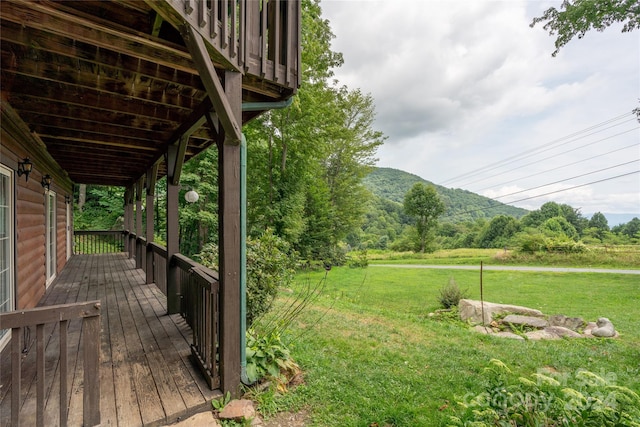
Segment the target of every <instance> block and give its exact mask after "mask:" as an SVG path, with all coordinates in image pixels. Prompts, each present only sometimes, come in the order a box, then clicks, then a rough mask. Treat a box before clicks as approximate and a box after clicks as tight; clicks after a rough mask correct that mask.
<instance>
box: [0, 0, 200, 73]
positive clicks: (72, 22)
mask: <svg viewBox="0 0 640 427" xmlns="http://www.w3.org/2000/svg"><path fill="white" fill-rule="evenodd" d="M63 9H64V8H62V7H60V6H59V7H55V4H54V3H36V2H16V1H14V0H3V1H2V9H1V12H0V13H1V16H2V18H3V19H6V20H10V21H13V22H16V23H18V24H21V25H24V26H25V27H29V28H36V29H39V30H43V31H47V32H50V33H52V34H57V35H63V36H67V37H71V38H73V39H74V40H78V41H82V42H85V43H90V44H93V45H96V46H98V47H101V48H105V49H109V50H114V51H116V52H120V53H124V54H127V55H132V56H135V57H139V58H143V59H145V60H148V61H151V62H154V63H158V64H162V65H165V66H168V67H171V68H176V69H178V70H182V71H186V72H189V73H192V72H193V70H194V67H193V63H192V62H191V59H190V56H189V54H188V53H187V52H185V51H184V50H182V49H181V46H178V45H174V44H172V43H170V42H168V41H166V40H162V39H154V38H153V37H152V36H150V35H145V34H142V33H136V32H133V31H132V32H125V31H123V30H122V29H120V30H118V29H114V28H109V27H107V26H104V25H101V24H99V23H97V22H96V20H95V19H92V20H88V19H85V18H82V17H79V16H77V15H73V14H70V13H67V12H66V11H63ZM128 30H131V29H128Z"/></svg>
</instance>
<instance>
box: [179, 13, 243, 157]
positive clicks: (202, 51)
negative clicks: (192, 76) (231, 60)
mask: <svg viewBox="0 0 640 427" xmlns="http://www.w3.org/2000/svg"><path fill="white" fill-rule="evenodd" d="M182 37H183V38H184V41H185V44H186V45H187V48H188V49H189V52H191V56H192V58H193V61H194V63H195V64H196V68H197V69H198V72H199V73H200V78H201V79H202V84H203V85H204V87H205V89H206V90H207V95H209V99H211V103H212V104H213V108H214V109H215V111H216V113H217V114H218V117H219V118H220V123H221V124H222V128H223V129H224V131H225V135H226V136H225V144H233V145H240V138H241V133H242V129H241V126H240V125H239V123H242V116H241V115H240V116H236V115H235V114H234V111H233V110H232V103H233V104H235V103H236V100H235V99H233V98H232V95H231V94H229V93H226V92H225V90H224V89H223V87H222V83H221V82H220V79H219V78H218V74H217V73H216V69H215V67H214V66H213V62H211V57H210V56H209V52H208V51H207V47H206V45H205V42H204V40H203V39H202V37H201V36H200V34H198V33H197V32H196V31H195V30H194V29H193V27H191V25H189V24H185V25H184V26H183V27H182ZM228 73H229V72H227V74H228ZM234 74H237V73H234ZM240 76H241V78H242V75H240ZM240 87H241V88H242V83H240ZM234 96H237V97H238V99H240V100H241V99H242V92H241V93H240V94H239V95H235V94H234Z"/></svg>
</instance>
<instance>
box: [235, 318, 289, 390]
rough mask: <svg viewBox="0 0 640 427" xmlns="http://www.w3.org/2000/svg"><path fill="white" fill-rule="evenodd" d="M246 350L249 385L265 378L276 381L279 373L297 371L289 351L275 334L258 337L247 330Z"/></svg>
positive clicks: (250, 330) (253, 332)
mask: <svg viewBox="0 0 640 427" xmlns="http://www.w3.org/2000/svg"><path fill="white" fill-rule="evenodd" d="M246 348H247V350H246V354H247V377H248V379H249V381H250V382H251V383H255V382H257V381H260V380H262V379H264V378H267V377H271V378H274V379H276V380H278V379H279V378H280V376H281V372H285V373H286V372H289V371H298V370H299V369H298V366H297V365H296V363H295V362H294V361H293V360H292V359H291V355H290V354H289V349H288V348H287V347H286V346H285V345H284V344H283V343H282V341H281V340H280V335H278V334H276V333H271V334H268V335H263V336H261V337H258V336H257V334H256V333H255V331H253V330H252V329H249V330H247V347H246Z"/></svg>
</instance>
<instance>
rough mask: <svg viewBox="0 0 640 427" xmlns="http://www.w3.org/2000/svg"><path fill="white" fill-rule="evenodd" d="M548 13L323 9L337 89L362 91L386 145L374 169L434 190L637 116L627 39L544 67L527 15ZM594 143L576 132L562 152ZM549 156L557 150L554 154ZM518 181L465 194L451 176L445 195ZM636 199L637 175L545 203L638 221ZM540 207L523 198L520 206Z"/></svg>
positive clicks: (548, 42) (633, 62)
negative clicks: (336, 65)
mask: <svg viewBox="0 0 640 427" xmlns="http://www.w3.org/2000/svg"><path fill="white" fill-rule="evenodd" d="M551 4H553V5H555V6H558V5H559V2H552V3H549V2H546V3H543V2H527V1H515V0H514V1H509V2H505V1H490V0H484V1H474V0H453V1H452V0H449V1H419V0H396V1H392V2H389V1H328V0H324V1H323V2H322V3H321V6H322V8H323V11H324V16H325V17H326V18H327V19H329V21H330V23H331V27H332V29H333V31H334V33H335V34H336V39H335V40H334V50H336V51H339V52H342V53H343V54H344V59H345V64H344V66H343V67H341V68H340V69H338V70H336V76H337V78H338V79H339V80H340V83H341V84H346V85H347V86H349V87H351V88H360V89H362V90H363V91H364V92H367V93H371V94H372V96H373V97H374V99H375V103H376V111H377V120H376V127H377V129H379V130H381V131H383V132H384V133H385V134H386V135H388V136H389V139H388V140H387V142H386V143H385V145H384V146H383V147H382V148H381V149H380V150H379V153H378V157H379V158H380V162H379V165H380V166H386V167H394V168H398V169H402V170H406V171H408V172H411V173H415V174H417V175H420V176H422V177H424V178H425V179H428V180H430V181H433V182H435V183H443V182H445V181H447V180H448V179H450V178H453V177H456V176H458V175H462V174H465V173H468V172H469V171H473V170H476V169H478V168H480V167H482V166H483V165H491V164H493V163H495V162H496V161H498V160H502V159H505V158H509V157H511V156H514V155H516V154H518V153H522V152H525V151H527V150H535V149H536V148H537V147H540V146H543V145H545V144H548V143H550V142H552V141H554V140H556V139H558V138H560V137H564V136H566V135H570V134H572V133H574V132H576V131H580V130H583V129H587V128H589V127H591V126H593V125H596V124H598V123H602V122H603V121H605V120H607V119H610V118H612V117H616V116H618V115H620V114H622V113H625V112H626V113H630V111H631V110H632V109H633V108H635V107H637V106H638V98H639V97H640V77H639V76H640V38H638V36H637V34H633V33H632V34H621V33H620V30H619V26H612V27H611V28H609V29H607V30H606V31H605V32H603V33H599V32H595V31H594V32H592V33H588V34H587V35H586V36H585V37H584V38H583V39H581V40H578V39H576V40H574V41H572V42H570V44H569V45H567V46H566V47H565V48H563V49H562V50H561V51H560V53H559V55H558V56H557V57H555V58H553V57H551V52H552V51H553V50H554V46H553V40H554V38H552V37H549V36H548V35H547V33H546V32H545V31H544V30H542V28H541V27H540V26H538V27H536V28H534V29H531V28H530V27H529V23H530V22H531V20H532V18H533V17H534V16H538V15H540V14H541V13H542V11H543V10H544V9H545V8H547V7H549V5H551ZM629 119H631V121H630V122H629V123H626V124H625V126H626V129H629V128H630V127H631V129H633V126H634V124H635V126H636V128H637V122H634V121H633V120H632V117H631V116H629ZM623 128H624V126H621V127H619V128H617V129H613V130H610V131H608V133H607V135H612V134H614V133H615V132H617V131H620V130H622V129H623ZM604 136H605V135H604V133H603V134H601V135H596V136H592V137H585V136H584V135H583V137H582V138H579V139H578V140H577V141H576V142H575V143H572V144H573V145H575V146H580V144H586V143H588V142H590V141H591V140H596V139H598V138H603V137H604ZM589 138H591V139H589ZM634 142H636V143H639V144H640V131H639V130H637V129H636V130H635V132H631V133H628V134H625V135H623V136H618V137H612V138H611V139H608V140H605V141H603V142H601V143H594V145H591V146H589V147H588V148H583V149H581V150H577V151H575V152H573V153H567V154H564V155H558V156H557V158H550V159H546V160H544V161H541V164H540V165H537V166H535V165H530V166H527V167H523V169H525V170H524V171H517V172H518V173H519V172H526V173H522V174H521V175H522V176H525V175H527V174H531V173H532V172H535V170H545V169H548V168H549V167H550V166H551V165H554V164H562V163H563V162H564V163H565V164H566V163H569V162H573V161H575V160H576V159H577V158H578V157H579V156H587V155H589V154H593V153H598V152H606V150H607V149H609V148H610V147H613V148H615V147H622V146H625V145H629V144H633V143H634ZM570 147H571V144H566V148H570ZM564 148H565V146H563V149H564ZM560 152H561V150H560V149H559V148H558V150H557V151H556V153H560ZM553 153H554V152H553V151H552V152H550V153H548V154H553ZM629 156H635V158H640V148H637V149H636V150H635V151H629V150H627V151H626V152H621V153H619V155H617V156H615V155H611V156H607V157H606V159H605V158H603V159H600V162H598V161H594V162H584V164H581V165H579V166H575V167H572V168H571V169H570V170H567V171H563V174H564V175H562V174H557V173H553V174H551V173H547V174H541V175H539V176H538V177H536V178H530V179H528V180H525V181H523V182H516V183H515V184H517V185H519V186H520V188H522V189H525V188H532V187H534V186H537V185H541V184H544V183H548V182H553V181H555V180H558V179H562V178H565V177H570V176H575V175H578V174H580V173H583V172H585V171H589V170H596V169H598V168H599V167H601V165H602V164H605V165H613V164H616V162H618V163H620V162H622V161H624V160H629V159H630V158H632V157H629ZM539 158H543V156H542V155H540V157H539ZM515 166H517V164H516V165H515ZM629 170H638V167H637V166H636V167H635V169H633V168H630V169H629ZM499 171H500V170H499V169H498V170H496V172H499ZM485 176H487V175H486V174H485ZM517 176H518V175H517V174H516V172H510V173H508V174H505V175H503V176H501V177H498V178H496V179H487V180H485V181H484V182H483V183H482V185H480V183H478V184H477V185H475V187H474V185H468V186H463V184H467V183H468V182H471V183H473V181H474V179H459V180H456V181H451V183H452V184H451V185H449V186H452V187H458V186H463V187H464V188H467V189H470V190H471V191H475V190H477V189H479V188H482V187H483V186H486V185H489V184H493V185H494V186H496V188H500V187H501V185H500V180H502V181H503V182H504V181H507V180H511V179H513V178H515V177H517ZM603 176H604V175H603ZM608 176H613V174H612V173H610V174H609V175H608ZM481 177H482V176H481V175H478V176H476V177H475V178H476V179H478V178H481ZM584 182H589V181H587V180H584V181H582V183H584ZM572 184H573V185H576V184H580V182H578V183H572ZM474 188H475V190H474ZM639 193H640V175H635V176H631V177H629V179H627V180H622V179H619V180H616V181H612V182H605V183H601V184H598V185H595V186H589V187H582V188H581V189H576V190H570V191H565V192H561V193H557V194H556V195H553V200H556V201H559V202H562V203H568V204H570V205H572V206H574V204H575V206H574V207H579V206H580V203H583V204H584V206H583V211H585V212H591V211H597V210H601V211H602V209H595V210H594V209H592V208H591V206H596V205H597V206H607V207H608V209H609V210H608V211H607V212H625V211H624V209H628V211H629V212H638V213H640V199H639V198H638V197H633V195H634V194H639ZM550 197H551V196H550ZM544 201H547V199H545V198H540V199H533V200H531V201H530V203H531V205H530V206H531V207H538V206H540V204H542V203H544Z"/></svg>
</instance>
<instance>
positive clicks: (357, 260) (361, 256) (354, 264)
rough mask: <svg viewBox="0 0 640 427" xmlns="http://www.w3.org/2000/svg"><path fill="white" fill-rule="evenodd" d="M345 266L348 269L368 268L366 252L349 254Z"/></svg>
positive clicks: (363, 250)
mask: <svg viewBox="0 0 640 427" xmlns="http://www.w3.org/2000/svg"><path fill="white" fill-rule="evenodd" d="M347 265H348V266H349V267H350V268H365V267H368V266H369V258H368V257H367V250H366V249H362V250H359V251H353V252H351V255H350V256H349V258H348V261H347Z"/></svg>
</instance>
